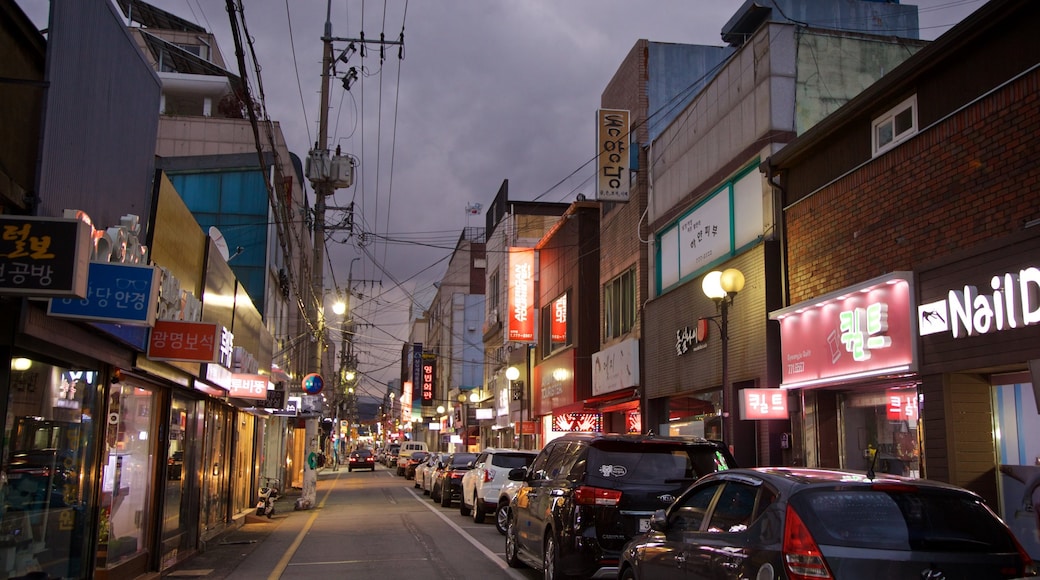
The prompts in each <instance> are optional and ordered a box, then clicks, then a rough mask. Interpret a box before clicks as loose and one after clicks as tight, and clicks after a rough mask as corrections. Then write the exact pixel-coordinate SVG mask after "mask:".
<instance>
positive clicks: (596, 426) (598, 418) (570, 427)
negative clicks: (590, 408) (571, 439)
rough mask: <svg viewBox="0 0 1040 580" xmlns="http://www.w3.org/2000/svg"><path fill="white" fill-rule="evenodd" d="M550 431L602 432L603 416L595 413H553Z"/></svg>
mask: <svg viewBox="0 0 1040 580" xmlns="http://www.w3.org/2000/svg"><path fill="white" fill-rule="evenodd" d="M552 429H553V431H557V432H561V433H570V432H581V433H598V432H600V431H602V430H603V415H602V414H600V413H595V412H581V413H559V414H557V413H553V427H552Z"/></svg>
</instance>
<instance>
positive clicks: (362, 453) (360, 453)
mask: <svg viewBox="0 0 1040 580" xmlns="http://www.w3.org/2000/svg"><path fill="white" fill-rule="evenodd" d="M353 455H354V456H355V457H369V456H370V455H372V452H371V451H355V452H354V453H353Z"/></svg>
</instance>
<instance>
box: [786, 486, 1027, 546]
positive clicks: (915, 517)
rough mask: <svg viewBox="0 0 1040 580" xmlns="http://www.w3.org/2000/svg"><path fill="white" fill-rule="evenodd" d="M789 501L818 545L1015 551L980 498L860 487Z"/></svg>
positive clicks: (946, 493)
mask: <svg viewBox="0 0 1040 580" xmlns="http://www.w3.org/2000/svg"><path fill="white" fill-rule="evenodd" d="M791 503H792V505H793V507H794V508H795V510H796V511H797V512H798V513H799V514H800V515H801V516H802V521H804V522H805V523H806V525H807V526H808V527H809V531H810V533H812V535H813V537H814V538H815V539H816V541H817V542H818V543H820V544H831V545H839V546H848V547H853V548H880V549H889V550H928V551H958V552H990V551H998V552H1015V550H1016V548H1015V545H1014V541H1013V540H1012V538H1011V537H1010V535H1009V534H1008V532H1007V530H1006V529H1005V528H1004V526H1003V525H1002V524H1001V522H1000V521H999V520H998V519H997V518H996V517H995V516H994V515H993V514H992V512H990V511H989V510H988V509H987V508H986V506H984V505H983V504H982V503H981V502H980V501H978V500H977V499H976V498H974V497H972V496H970V495H967V494H962V493H951V492H949V491H946V490H934V491H933V490H925V489H920V488H916V487H911V488H910V490H903V489H902V488H898V489H885V488H862V489H848V490H820V491H810V492H806V493H801V494H798V495H796V496H795V497H794V498H792V500H791Z"/></svg>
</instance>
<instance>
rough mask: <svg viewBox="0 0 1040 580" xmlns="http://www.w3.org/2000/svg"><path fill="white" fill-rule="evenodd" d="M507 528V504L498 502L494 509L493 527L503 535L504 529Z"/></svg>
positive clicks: (504, 533)
mask: <svg viewBox="0 0 1040 580" xmlns="http://www.w3.org/2000/svg"><path fill="white" fill-rule="evenodd" d="M508 528H509V504H508V503H506V502H501V503H499V504H498V509H496V510H495V529H497V530H498V533H500V534H502V535H503V536H504V535H506V530H507V529H508Z"/></svg>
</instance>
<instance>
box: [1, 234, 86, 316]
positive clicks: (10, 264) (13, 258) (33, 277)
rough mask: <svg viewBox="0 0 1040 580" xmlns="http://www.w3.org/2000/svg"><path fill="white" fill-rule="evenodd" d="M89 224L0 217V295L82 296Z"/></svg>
mask: <svg viewBox="0 0 1040 580" xmlns="http://www.w3.org/2000/svg"><path fill="white" fill-rule="evenodd" d="M90 230H91V227H90V224H88V223H86V222H85V221H83V220H79V219H56V218H43V217H35V216H17V215H0V294H20V295H28V296H41V297H58V296H71V297H75V298H85V297H86V296H87V270H88V267H87V265H88V264H89V263H90V252H91V238H90Z"/></svg>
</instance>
